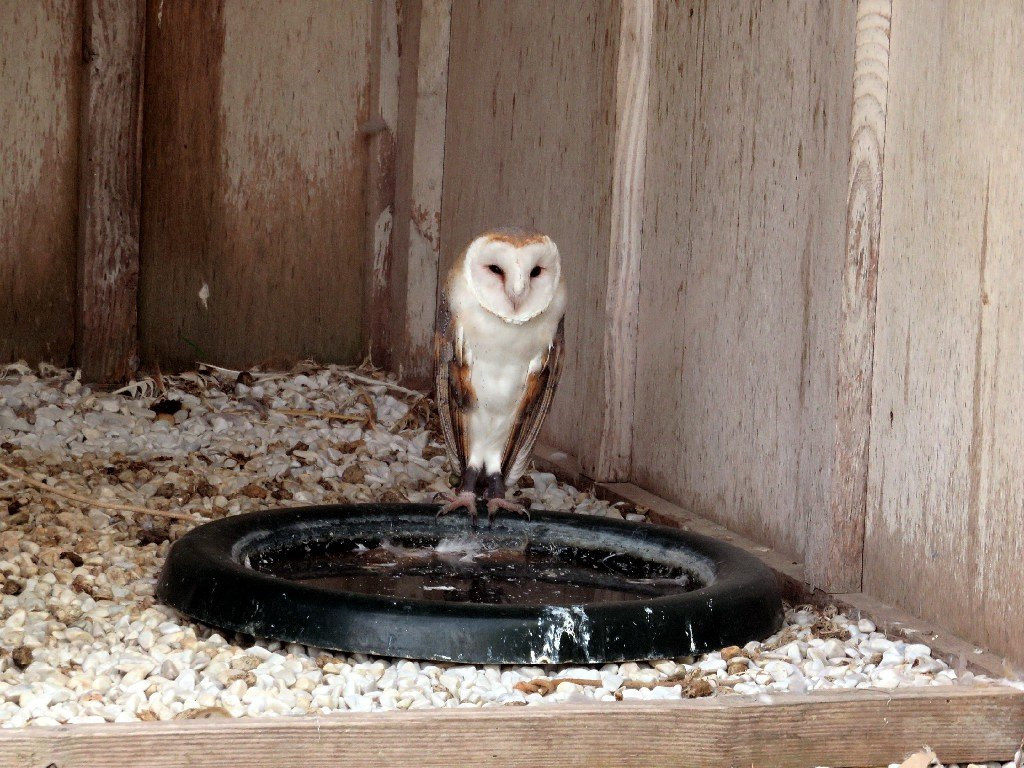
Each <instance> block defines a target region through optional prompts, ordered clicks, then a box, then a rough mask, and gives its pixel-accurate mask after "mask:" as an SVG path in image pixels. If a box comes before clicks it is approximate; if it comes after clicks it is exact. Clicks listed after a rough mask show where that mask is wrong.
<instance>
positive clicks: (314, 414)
mask: <svg viewBox="0 0 1024 768" xmlns="http://www.w3.org/2000/svg"><path fill="white" fill-rule="evenodd" d="M269 410H270V411H271V412H272V413H280V414H282V415H284V416H308V417H310V418H314V419H325V420H327V421H331V420H333V419H338V420H340V421H365V420H366V417H365V416H353V415H352V414H350V413H338V412H337V411H312V410H309V409H307V408H270V409H269Z"/></svg>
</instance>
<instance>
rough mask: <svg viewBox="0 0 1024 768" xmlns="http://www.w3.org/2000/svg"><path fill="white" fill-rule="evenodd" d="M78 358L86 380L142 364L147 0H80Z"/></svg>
mask: <svg viewBox="0 0 1024 768" xmlns="http://www.w3.org/2000/svg"><path fill="white" fill-rule="evenodd" d="M84 14H85V16H84V20H83V25H84V41H85V42H84V46H85V51H84V53H83V59H84V60H85V77H84V82H83V84H82V107H81V114H80V123H79V124H80V129H79V130H80V136H79V169H80V175H79V193H78V194H79V206H78V270H77V273H78V283H77V309H78V311H77V316H76V323H75V358H76V362H77V364H78V365H79V366H80V367H81V369H82V375H83V376H84V377H85V379H86V380H87V381H98V382H100V383H111V382H116V381H121V380H123V379H126V378H127V377H129V376H130V375H131V374H132V373H134V372H135V370H136V369H137V368H138V365H139V357H138V292H139V214H140V208H141V204H142V175H141V168H140V163H141V150H142V144H141V141H142V63H143V49H144V38H145V24H146V21H145V19H146V4H145V0H87V2H85V3H84Z"/></svg>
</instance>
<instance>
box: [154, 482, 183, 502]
mask: <svg viewBox="0 0 1024 768" xmlns="http://www.w3.org/2000/svg"><path fill="white" fill-rule="evenodd" d="M177 493H178V489H177V488H176V487H175V486H174V483H164V484H163V485H161V486H160V487H159V488H157V489H156V493H154V494H153V495H154V496H159V497H160V498H162V499H170V498H173V497H174V496H175V495H177Z"/></svg>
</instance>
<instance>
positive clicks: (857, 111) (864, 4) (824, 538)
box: [806, 0, 892, 592]
mask: <svg viewBox="0 0 1024 768" xmlns="http://www.w3.org/2000/svg"><path fill="white" fill-rule="evenodd" d="M891 13H892V2H891V0H860V2H859V3H858V4H857V39H856V53H855V57H856V64H855V68H854V76H853V117H852V123H851V126H850V141H851V148H850V172H849V178H850V181H849V191H848V192H847V196H846V259H845V262H844V263H843V285H842V306H841V310H840V311H841V314H840V317H839V361H838V365H837V371H836V373H837V375H838V384H837V387H836V392H837V398H838V400H837V403H836V428H835V429H836V444H835V457H834V459H833V467H832V485H831V491H830V494H829V499H828V504H827V506H826V508H825V512H826V513H825V515H824V519H819V520H815V521H814V524H813V525H810V526H809V528H808V537H807V554H806V560H807V573H808V578H809V579H810V580H811V582H812V583H813V584H815V585H816V586H819V587H821V588H822V589H825V590H827V591H830V592H850V591H858V590H860V587H861V577H862V570H863V564H864V519H865V515H866V514H867V482H868V438H869V434H870V430H871V383H872V375H871V368H872V362H873V356H874V344H875V298H876V295H875V294H876V287H877V284H878V237H879V231H880V226H881V225H880V221H881V215H882V157H883V154H884V150H885V108H886V93H887V87H888V80H889V22H890V18H891Z"/></svg>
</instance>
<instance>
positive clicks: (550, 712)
mask: <svg viewBox="0 0 1024 768" xmlns="http://www.w3.org/2000/svg"><path fill="white" fill-rule="evenodd" d="M1022 729H1024V693H1022V692H1020V691H1016V690H1013V689H1008V688H997V687H990V688H952V687H948V688H943V689H938V688H933V689H923V690H922V689H919V690H916V691H891V692H877V691H843V692H830V693H813V694H801V695H793V694H782V695H777V696H773V697H771V698H770V700H768V701H758V700H756V699H752V698H749V697H745V696H733V697H715V698H710V699H696V700H692V701H676V702H670V701H661V702H635V703H633V702H622V703H602V704H555V705H549V706H532V707H488V708H482V709H444V710H433V711H429V710H420V711H410V712H390V713H365V714H359V713H346V714H342V715H335V716H329V717H319V718H311V717H304V718H291V717H280V718H274V719H248V718H243V719H239V720H227V719H225V720H219V719H214V720H193V721H181V722H168V723H141V724H116V725H114V724H111V725H79V726H71V727H64V728H27V729H21V730H17V731H11V730H5V731H4V732H3V733H0V765H3V766H12V767H13V766H18V768H44V767H45V766H47V765H58V766H75V768H129V767H130V768H141V766H146V767H147V768H164V767H166V768H171V767H172V766H173V767H174V768H178V767H179V766H182V765H188V766H190V768H222V766H225V765H246V766H253V768H270V767H271V766H273V768H328V766H330V768H334V766H337V765H338V763H339V759H341V758H340V757H339V756H344V757H343V760H344V763H345V764H346V765H359V766H395V765H416V766H421V768H435V767H436V768H448V767H449V766H452V765H488V766H496V767H503V766H509V767H513V766H514V767H516V768H533V767H534V766H538V765H545V766H552V767H553V768H560V767H566V768H568V767H570V766H572V767H573V768H584V767H586V768H605V767H608V768H611V767H612V766H614V767H615V768H632V767H633V766H636V767H637V768H639V767H640V766H644V767H645V768H646V766H651V765H671V766H673V767H674V768H732V767H733V766H737V765H744V766H771V767H772V768H806V766H809V765H830V766H835V767H836V768H841V767H843V766H864V765H885V764H889V763H892V762H898V761H899V760H901V759H902V758H903V757H905V756H906V755H907V754H908V753H910V752H912V751H914V750H917V749H919V748H920V747H921V745H922V744H925V743H927V744H929V745H931V747H932V748H933V749H934V750H935V752H936V753H937V755H938V757H939V758H940V759H941V760H943V761H945V762H953V761H957V762H967V761H968V760H974V761H979V762H980V761H985V760H1000V761H1002V760H1008V759H1011V758H1012V756H1013V752H1014V750H1015V749H1016V748H1017V745H1018V743H1019V736H1020V733H1021V731H1022Z"/></svg>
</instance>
